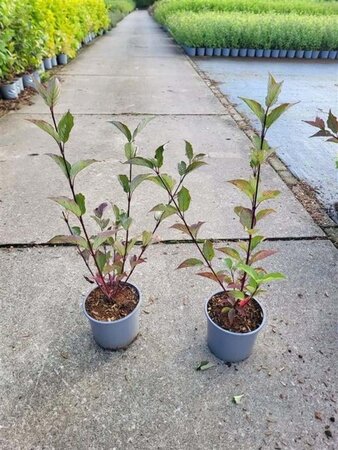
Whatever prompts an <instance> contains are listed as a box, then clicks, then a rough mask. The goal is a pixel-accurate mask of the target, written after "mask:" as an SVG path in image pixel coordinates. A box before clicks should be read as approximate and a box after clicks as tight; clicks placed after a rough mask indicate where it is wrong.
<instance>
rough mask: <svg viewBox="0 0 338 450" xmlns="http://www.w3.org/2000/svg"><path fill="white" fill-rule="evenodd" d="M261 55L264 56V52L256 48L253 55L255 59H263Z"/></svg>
mask: <svg viewBox="0 0 338 450" xmlns="http://www.w3.org/2000/svg"><path fill="white" fill-rule="evenodd" d="M263 55H264V50H263V49H262V48H258V49H257V50H256V53H255V56H256V58H263Z"/></svg>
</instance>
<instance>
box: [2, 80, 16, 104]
mask: <svg viewBox="0 0 338 450" xmlns="http://www.w3.org/2000/svg"><path fill="white" fill-rule="evenodd" d="M0 93H1V97H2V98H3V99H4V100H14V99H16V98H18V90H17V87H16V84H15V82H12V83H8V84H3V85H1V86H0Z"/></svg>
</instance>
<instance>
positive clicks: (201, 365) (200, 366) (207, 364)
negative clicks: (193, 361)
mask: <svg viewBox="0 0 338 450" xmlns="http://www.w3.org/2000/svg"><path fill="white" fill-rule="evenodd" d="M215 366H216V364H213V363H211V362H209V361H201V362H200V363H199V364H198V366H197V367H196V370H201V371H203V370H208V369H211V368H212V367H215Z"/></svg>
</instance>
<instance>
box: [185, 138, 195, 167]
mask: <svg viewBox="0 0 338 450" xmlns="http://www.w3.org/2000/svg"><path fill="white" fill-rule="evenodd" d="M184 142H185V154H186V156H187V158H188V160H189V163H191V161H192V159H193V157H194V150H193V148H192V145H191V144H190V142H188V141H184Z"/></svg>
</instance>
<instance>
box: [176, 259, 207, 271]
mask: <svg viewBox="0 0 338 450" xmlns="http://www.w3.org/2000/svg"><path fill="white" fill-rule="evenodd" d="M203 264H204V263H203V261H201V260H200V259H197V258H189V259H186V260H185V261H183V262H182V263H181V264H180V265H179V266H178V267H177V269H184V268H186V267H194V266H203Z"/></svg>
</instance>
